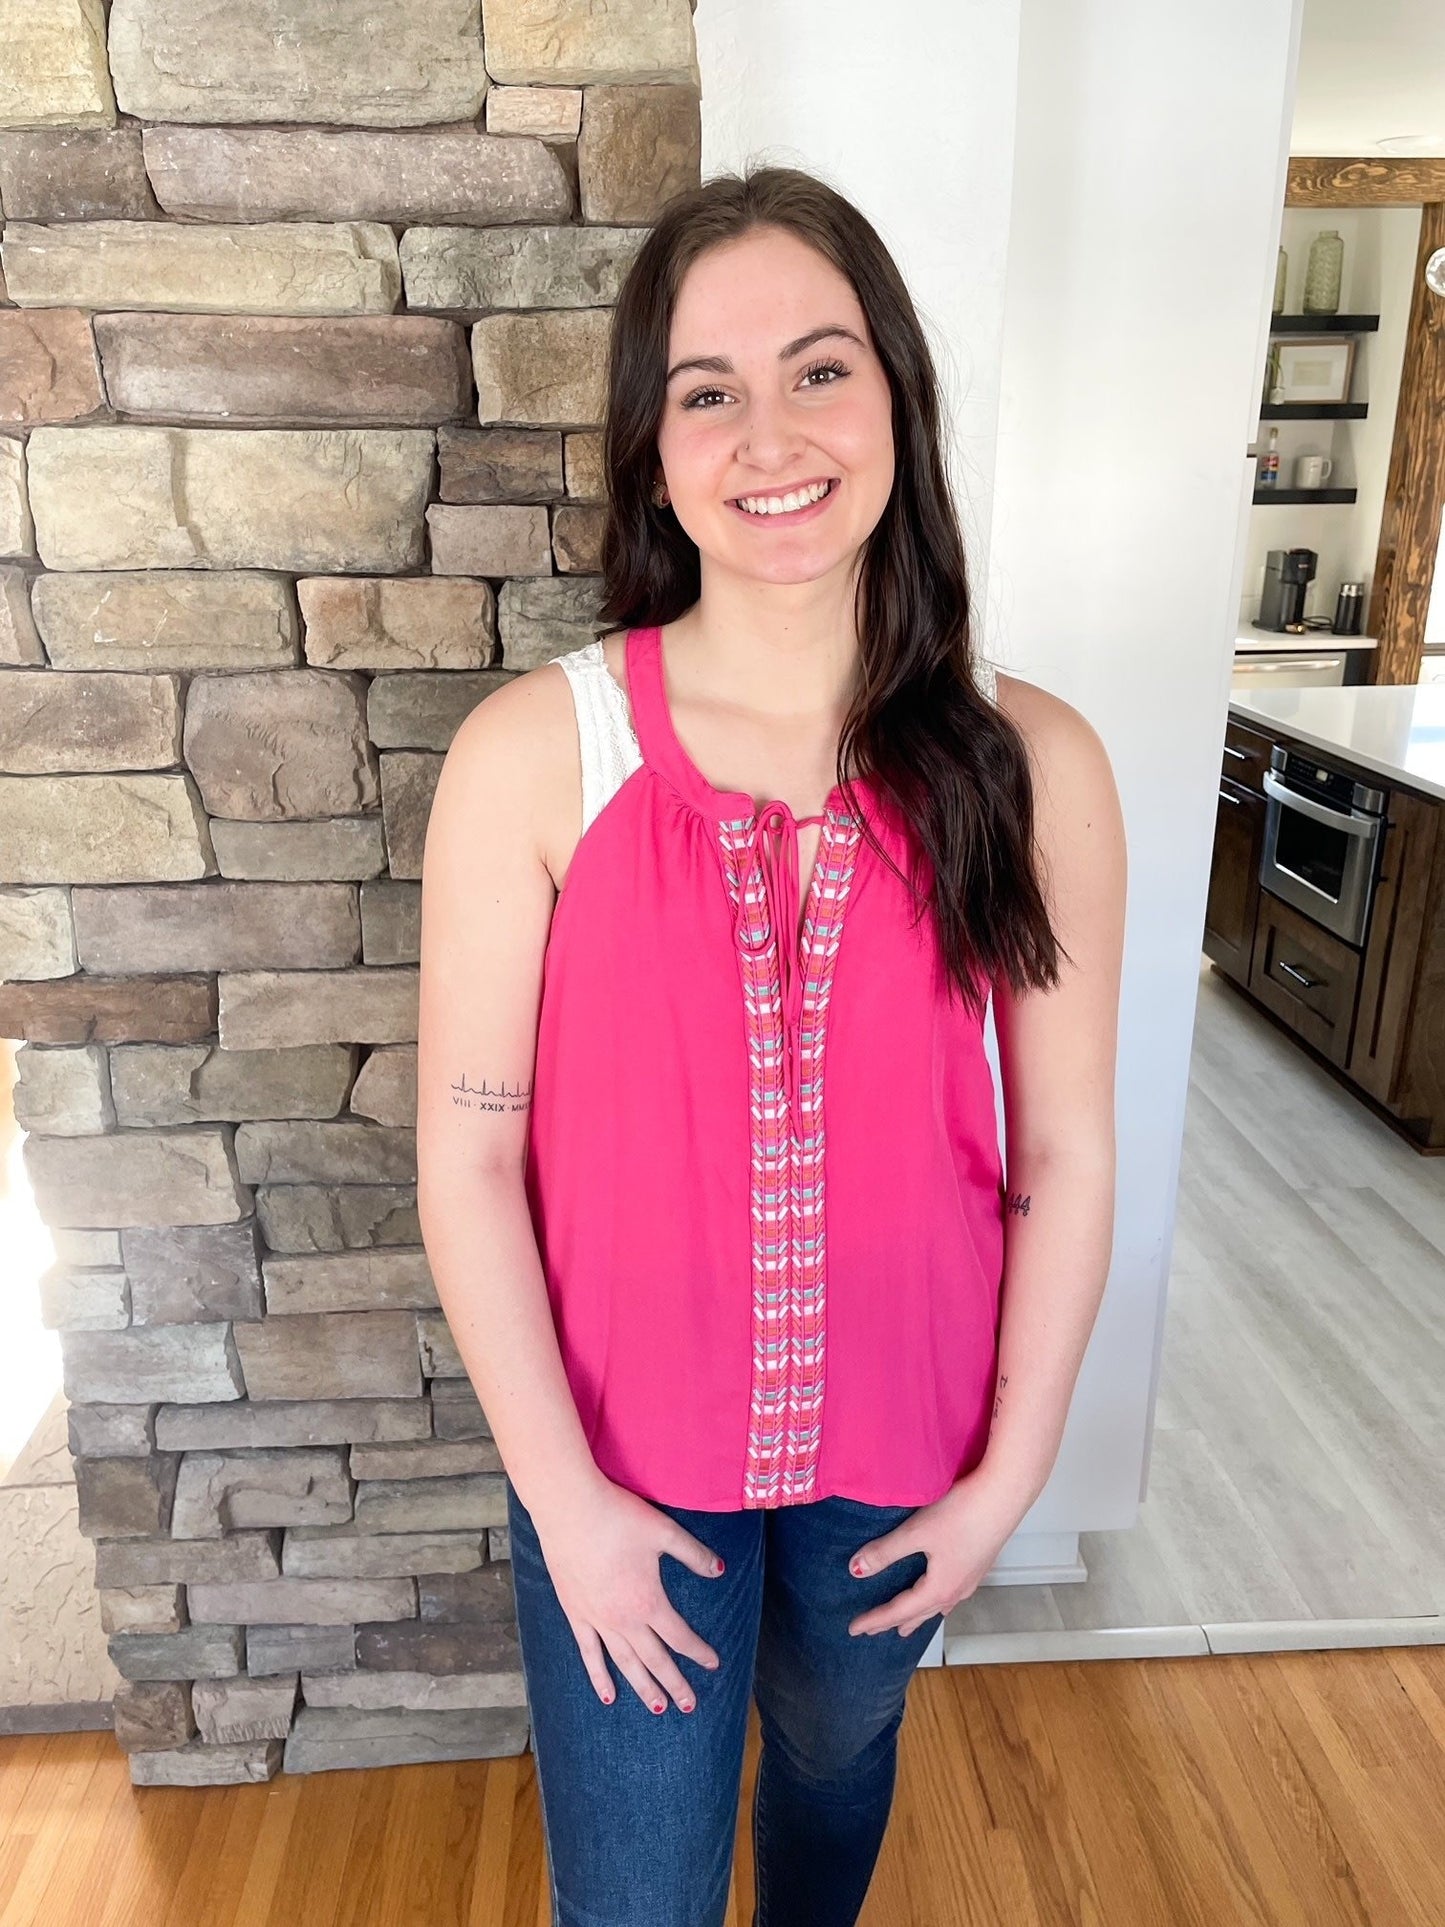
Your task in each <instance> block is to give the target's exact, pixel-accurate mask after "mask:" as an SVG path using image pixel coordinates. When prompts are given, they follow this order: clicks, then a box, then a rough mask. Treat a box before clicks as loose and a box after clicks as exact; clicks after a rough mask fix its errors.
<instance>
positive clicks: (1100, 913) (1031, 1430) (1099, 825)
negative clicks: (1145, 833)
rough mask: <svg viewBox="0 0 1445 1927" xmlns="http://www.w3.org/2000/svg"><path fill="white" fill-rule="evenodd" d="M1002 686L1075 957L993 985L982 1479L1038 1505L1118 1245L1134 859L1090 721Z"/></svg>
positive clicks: (1045, 863)
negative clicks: (992, 1307) (995, 1130)
mask: <svg viewBox="0 0 1445 1927" xmlns="http://www.w3.org/2000/svg"><path fill="white" fill-rule="evenodd" d="M1005 688H1007V691H1008V694H1007V695H1006V696H1005V695H1004V694H1003V691H1004V689H1005ZM1000 692H1001V693H1000V700H1001V701H1003V702H1006V703H1007V705H1008V708H1009V713H1010V714H1011V715H1012V716H1013V717H1014V720H1015V721H1016V722H1017V723H1018V724H1019V726H1020V728H1021V729H1022V730H1023V731H1024V734H1025V736H1026V738H1027V739H1028V742H1029V747H1030V758H1031V761H1032V763H1033V766H1034V771H1035V821H1034V834H1035V841H1036V844H1037V847H1038V850H1039V854H1040V859H1041V865H1042V873H1043V880H1044V890H1045V901H1046V902H1047V903H1048V905H1049V910H1050V916H1051V919H1052V921H1053V926H1054V930H1055V932H1056V934H1057V936H1058V938H1059V941H1060V942H1061V944H1062V945H1063V946H1064V948H1065V949H1066V950H1067V951H1068V953H1069V957H1068V959H1064V958H1061V959H1060V982H1059V985H1058V988H1057V989H1055V990H1052V991H1033V992H1030V993H1028V994H1027V995H1025V996H1023V997H1018V996H1015V995H1014V994H1013V992H1012V990H1011V989H1010V987H1009V986H1008V985H1007V983H1003V984H999V985H995V988H994V1026H995V1030H996V1032H997V1035H998V1042H999V1067H1000V1071H1001V1074H1002V1083H1003V1092H1004V1109H1005V1114H1006V1119H1007V1150H1008V1158H1007V1192H1006V1197H1005V1223H1004V1231H1005V1264H1004V1280H1003V1304H1002V1314H1001V1324H1000V1332H999V1367H998V1381H997V1388H996V1393H995V1398H994V1411H993V1422H992V1429H991V1431H990V1434H989V1442H988V1448H987V1451H986V1452H985V1455H984V1459H983V1461H982V1464H981V1465H980V1467H979V1468H978V1469H979V1471H981V1472H984V1473H985V1474H986V1475H987V1479H988V1480H989V1481H996V1482H997V1483H998V1485H999V1486H1000V1487H1001V1488H1003V1489H1005V1490H1007V1491H1010V1492H1012V1493H1014V1494H1016V1495H1017V1496H1018V1497H1019V1498H1021V1499H1024V1500H1026V1501H1027V1503H1026V1505H1025V1506H1024V1510H1027V1507H1028V1505H1032V1503H1033V1501H1034V1499H1036V1498H1037V1496H1038V1494H1039V1493H1040V1491H1042V1489H1043V1487H1044V1485H1045V1484H1046V1482H1047V1480H1048V1477H1049V1474H1050V1472H1051V1470H1052V1468H1053V1465H1054V1461H1055V1459H1056V1457H1057V1455H1058V1450H1059V1444H1060V1441H1061V1439H1062V1435H1063V1430H1064V1423H1065V1420H1066V1418H1067V1416H1068V1410H1069V1403H1070V1400H1071V1399H1072V1397H1073V1392H1074V1386H1075V1383H1076V1381H1077V1378H1078V1374H1079V1368H1080V1366H1081V1364H1082V1363H1083V1357H1084V1352H1085V1349H1086V1347H1087V1345H1088V1342H1089V1336H1090V1333H1091V1332H1092V1330H1093V1327H1094V1321H1095V1318H1096V1316H1097V1313H1098V1309H1099V1302H1100V1300H1101V1298H1102V1296H1103V1292H1104V1285H1105V1282H1106V1279H1107V1276H1108V1270H1109V1259H1110V1255H1111V1252H1112V1248H1113V1235H1114V1176H1115V1140H1114V1077H1115V1059H1116V1053H1117V1045H1118V1005H1119V981H1120V972H1121V960H1122V952H1123V941H1124V907H1125V890H1126V869H1127V859H1126V849H1125V837H1124V824H1123V817H1122V812H1121V810H1120V807H1119V798H1118V793H1117V790H1116V788H1115V785H1114V778H1113V772H1112V770H1111V769H1110V766H1109V760H1108V757H1107V755H1106V753H1105V750H1104V746H1103V744H1102V742H1101V741H1100V740H1099V737H1098V736H1097V734H1096V733H1095V731H1094V730H1093V728H1092V727H1091V725H1090V724H1089V723H1088V722H1087V721H1086V720H1085V718H1084V717H1083V716H1081V715H1080V714H1079V712H1078V711H1077V710H1075V709H1073V708H1072V707H1070V705H1069V704H1067V703H1065V702H1062V701H1061V700H1060V699H1059V698H1057V697H1055V696H1052V695H1050V694H1049V693H1048V692H1047V691H1044V690H1042V689H1038V688H1036V687H1034V686H1033V685H1031V684H1028V683H1024V682H1020V681H1018V680H1016V679H1014V678H1006V679H1001V682H1000ZM1069 959H1071V960H1072V961H1070V960H1069Z"/></svg>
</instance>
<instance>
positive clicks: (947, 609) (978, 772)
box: [597, 166, 1061, 1007]
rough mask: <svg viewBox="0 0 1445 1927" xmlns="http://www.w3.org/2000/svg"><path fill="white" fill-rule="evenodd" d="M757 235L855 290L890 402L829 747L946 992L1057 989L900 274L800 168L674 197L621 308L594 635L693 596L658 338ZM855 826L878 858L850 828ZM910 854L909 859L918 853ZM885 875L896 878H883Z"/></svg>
mask: <svg viewBox="0 0 1445 1927" xmlns="http://www.w3.org/2000/svg"><path fill="white" fill-rule="evenodd" d="M759 227H774V228H782V229H787V230H788V231H790V232H791V233H793V234H795V235H797V236H798V237H799V238H800V239H801V240H803V241H806V242H808V243H809V244H810V245H811V246H812V247H814V248H816V249H817V250H818V252H819V253H820V254H822V255H823V256H824V257H825V258H826V259H827V260H829V261H831V262H832V263H833V265H834V267H836V268H837V269H838V271H839V272H840V273H841V274H844V275H846V276H847V278H848V280H849V281H850V282H851V283H852V286H853V288H854V291H855V293H856V294H857V297H858V301H859V303H860V305H861V307H862V309H863V313H864V315H865V316H866V317H867V321H868V327H869V329H870V331H871V333H872V337H873V342H874V345H875V347H876V349H877V352H878V355H879V358H880V360H881V361H882V364H883V367H884V369H885V370H886V372H887V376H888V383H889V387H890V388H891V390H892V395H893V438H894V450H895V475H894V484H893V490H892V493H891V495H890V496H889V499H888V503H887V506H886V507H885V508H884V511H883V514H882V516H881V517H880V518H879V521H878V524H877V526H876V528H875V529H874V530H873V532H872V534H871V535H870V536H869V538H868V541H867V543H866V544H865V545H864V553H863V556H862V558H861V562H860V568H859V571H858V580H857V588H856V600H855V607H854V616H855V623H856V628H857V634H858V645H859V677H858V687H857V689H856V690H855V693H854V697H853V702H852V706H851V708H850V710H849V713H848V717H847V720H846V722H845V724H844V727H843V730H842V734H841V737H840V739H839V746H838V778H837V780H838V781H839V782H840V783H841V784H843V785H844V787H845V791H846V789H847V777H846V772H847V771H848V770H849V768H850V767H852V768H856V769H857V770H859V771H860V772H866V773H868V774H870V775H872V776H873V777H874V779H875V780H876V781H877V782H878V783H879V784H880V786H881V788H882V790H883V793H884V796H885V799H886V801H887V802H888V803H891V804H892V805H893V807H894V808H895V809H896V811H897V813H898V815H899V817H900V818H901V820H902V822H903V824H904V825H905V827H906V830H907V831H908V832H909V833H910V834H909V835H908V843H909V845H910V847H911V849H912V851H913V855H914V862H913V872H914V873H913V875H912V876H911V877H910V878H908V879H905V881H907V882H908V883H909V884H910V886H911V887H912V889H913V890H914V891H915V893H916V896H917V899H918V901H919V905H920V912H921V910H922V909H923V908H924V907H927V905H929V904H930V903H931V906H932V910H933V914H934V916H935V918H936V922H937V930H938V938H939V946H940V950H941V952H942V955H943V958H944V962H945V965H946V969H947V974H948V978H949V980H950V983H951V985H952V986H953V987H954V988H955V989H956V990H957V991H958V992H959V993H960V994H961V995H962V996H963V997H964V999H965V1000H966V1002H967V1003H969V1004H970V1005H972V1006H974V1007H981V1004H982V1001H983V999H984V998H985V997H986V995H987V986H988V984H989V983H990V982H992V981H994V980H996V979H999V978H1006V979H1007V980H1008V982H1009V983H1010V984H1011V985H1012V986H1013V988H1014V989H1015V990H1016V991H1023V990H1025V989H1028V988H1033V987H1037V986H1049V987H1052V986H1053V985H1054V984H1056V983H1057V982H1058V955H1059V951H1060V949H1061V946H1060V945H1059V944H1058V941H1057V938H1056V937H1055V935H1054V932H1053V929H1052V927H1051V925H1050V922H1049V917H1048V912H1047V909H1046V907H1045V903H1044V897H1043V891H1042V889H1041V886H1040V883H1039V879H1038V876H1037V873H1036V868H1035V852H1034V847H1033V843H1034V838H1033V786H1032V780H1031V774H1030V769H1029V761H1028V753H1027V748H1026V745H1025V743H1024V740H1023V738H1022V736H1021V735H1020V733H1019V731H1018V729H1017V728H1016V727H1015V726H1014V724H1013V723H1011V722H1010V721H1009V719H1008V718H1007V717H1006V716H1005V715H1004V714H1003V713H1002V711H1001V710H999V709H997V708H995V706H994V705H993V704H992V703H990V702H989V701H988V700H987V698H986V697H985V696H984V695H983V694H982V693H981V692H980V690H979V689H978V687H977V684H976V682H975V672H974V666H973V640H972V633H971V625H970V620H969V612H970V602H971V598H970V593H969V582H968V572H967V569H966V567H965V562H964V552H963V537H962V533H961V531H960V528H959V522H958V515H957V512H956V509H955V506H954V502H953V499H952V496H951V494H950V490H949V483H948V478H947V473H946V470H945V467H944V459H943V449H942V437H941V431H940V422H941V409H940V405H939V395H938V381H937V376H936V374H935V371H934V366H933V358H932V356H931V354H930V352H929V348H928V342H927V339H926V337H925V336H924V333H923V329H922V327H921V325H920V323H919V320H918V316H917V313H916V312H915V310H914V306H913V302H912V300H911V298H910V296H909V294H908V290H907V288H906V287H905V285H904V282H903V279H902V276H901V275H900V274H899V272H898V268H897V265H896V263H895V262H894V260H893V258H892V256H891V255H890V254H889V252H888V250H887V248H886V247H885V246H884V244H883V242H882V240H881V239H880V237H879V235H878V233H877V231H876V230H875V229H874V228H873V226H872V225H871V224H870V223H869V222H868V221H867V220H866V219H865V217H864V216H863V215H862V214H861V213H860V212H859V211H858V209H857V208H856V207H854V206H853V204H852V203H851V202H850V201H848V200H847V199H845V197H844V196H843V195H841V194H839V193H838V192H837V191H836V189H834V188H832V187H829V186H828V185H827V184H826V183H825V182H823V181H820V180H818V179H816V178H815V177H814V176H813V175H811V174H807V173H804V172H802V171H801V170H800V169H796V168H786V167H770V166H769V167H763V166H759V167H754V168H752V169H750V170H749V171H747V172H746V173H744V174H720V175H717V176H715V177H714V178H713V179H711V180H708V181H705V182H703V184H702V185H701V186H700V187H696V188H691V189H687V190H684V191H683V192H682V193H680V194H677V195H674V196H673V197H672V199H670V200H669V201H668V202H667V203H666V205H665V206H664V207H663V208H662V210H661V212H660V214H659V215H658V217H657V219H656V221H655V223H654V224H653V226H652V228H651V230H650V231H649V233H648V234H647V236H646V237H645V239H644V240H643V243H642V246H641V247H640V249H639V250H638V253H637V255H636V256H635V258H634V260H633V262H632V265H631V268H630V269H629V271H628V274H627V276H626V279H625V280H624V282H623V285H622V289H621V292H620V294H619V296H618V300H617V306H616V311H615V314H614V317H613V324H612V335H611V345H610V350H609V357H608V398H607V414H606V422H605V427H604V432H603V463H604V468H605V471H606V477H607V493H608V500H607V510H606V519H605V523H604V528H603V536H602V556H601V566H602V584H603V587H602V599H601V602H600V604H599V605H598V610H597V614H598V617H599V619H600V622H601V624H602V626H603V627H604V628H612V627H615V626H621V625H626V626H638V627H643V626H648V625H651V624H654V623H668V622H673V621H675V620H676V619H677V618H678V617H679V616H681V615H682V614H683V613H684V612H685V611H686V610H688V609H690V608H691V607H692V606H693V604H694V603H695V602H696V601H697V599H698V597H699V595H700V593H701V586H702V583H701V567H700V561H699V556H698V551H697V547H696V545H695V544H694V542H693V541H692V539H691V537H690V536H689V535H688V534H687V533H686V531H685V530H684V529H683V527H682V525H681V523H680V522H679V521H678V519H677V516H676V514H675V513H674V512H673V510H672V508H671V507H670V506H665V507H661V508H659V507H658V506H657V504H656V503H655V502H654V501H653V499H652V486H653V482H654V480H655V478H656V475H657V470H658V461H657V433H658V428H659V426H660V424H661V420H662V413H663V406H664V401H665V396H666V387H667V383H666V372H667V353H668V337H669V333H670V330H671V324H672V316H673V311H674V309H675V306H676V302H677V295H678V290H679V288H680V286H681V284H682V279H683V276H684V274H685V273H686V271H687V269H688V268H689V267H690V266H691V264H692V263H693V262H694V261H695V260H696V259H697V258H698V256H699V255H700V254H702V253H703V251H704V250H705V249H707V248H710V247H714V246H716V245H718V244H719V243H721V242H725V241H732V240H735V239H737V238H738V237H740V236H741V235H743V234H746V233H747V232H748V231H749V230H751V229H754V228H759ZM864 826H865V834H867V835H868V836H869V838H870V841H872V842H873V843H874V846H875V848H879V849H880V854H883V855H884V856H885V860H888V859H887V858H886V853H884V852H882V851H881V846H879V845H878V843H877V839H876V838H874V837H873V835H872V829H871V825H869V824H868V822H867V818H866V815H865V816H864ZM920 854H921V856H922V857H923V859H924V862H923V864H922V865H921V866H920V864H919V862H918V857H919V856H920ZM891 867H894V869H895V874H901V873H899V872H897V870H896V866H891Z"/></svg>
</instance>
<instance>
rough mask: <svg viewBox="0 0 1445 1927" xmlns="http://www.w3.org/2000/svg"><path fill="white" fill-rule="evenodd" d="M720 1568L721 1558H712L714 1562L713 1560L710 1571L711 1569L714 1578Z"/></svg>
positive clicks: (721, 1566) (721, 1568)
mask: <svg viewBox="0 0 1445 1927" xmlns="http://www.w3.org/2000/svg"><path fill="white" fill-rule="evenodd" d="M722 1570H723V1562H722V1560H721V1559H717V1560H714V1562H713V1569H712V1571H713V1577H714V1578H716V1577H717V1575H718V1574H719V1573H720V1572H721V1571H722Z"/></svg>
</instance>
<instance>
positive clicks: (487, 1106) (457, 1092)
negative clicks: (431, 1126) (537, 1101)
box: [452, 1071, 532, 1111]
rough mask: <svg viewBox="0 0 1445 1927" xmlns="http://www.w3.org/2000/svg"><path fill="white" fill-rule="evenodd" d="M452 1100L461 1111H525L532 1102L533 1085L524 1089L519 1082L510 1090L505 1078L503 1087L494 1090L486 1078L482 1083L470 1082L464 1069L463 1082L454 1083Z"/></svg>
mask: <svg viewBox="0 0 1445 1927" xmlns="http://www.w3.org/2000/svg"><path fill="white" fill-rule="evenodd" d="M452 1102H453V1104H455V1105H456V1107H457V1109H458V1110H460V1111H525V1110H526V1109H527V1107H528V1106H529V1105H530V1104H531V1102H532V1086H531V1085H530V1084H528V1085H527V1087H526V1088H525V1090H524V1089H523V1087H522V1086H521V1084H518V1085H517V1086H516V1087H515V1089H513V1090H510V1091H509V1090H508V1089H507V1083H506V1079H505V1078H503V1080H502V1087H501V1089H500V1090H496V1091H494V1090H493V1089H492V1087H491V1085H490V1084H489V1083H488V1082H487V1080H486V1079H485V1078H483V1079H482V1081H481V1084H480V1085H476V1084H468V1082H467V1078H466V1072H465V1071H464V1072H463V1073H462V1081H461V1083H460V1084H453V1085H452Z"/></svg>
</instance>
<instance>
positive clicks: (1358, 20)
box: [1289, 0, 1445, 155]
mask: <svg viewBox="0 0 1445 1927" xmlns="http://www.w3.org/2000/svg"><path fill="white" fill-rule="evenodd" d="M1396 142H1398V143H1399V144H1398V145H1396V144H1394V143H1396ZM1381 143H1384V145H1381ZM1289 145H1290V152H1291V153H1292V154H1342V155H1343V154H1377V153H1378V154H1401V155H1405V154H1411V153H1415V154H1445V6H1442V5H1441V0H1305V10H1304V28H1303V33H1302V36H1301V40H1300V63H1299V85H1298V88H1297V89H1296V93H1295V108H1294V121H1293V125H1292V129H1291V133H1290V143H1289Z"/></svg>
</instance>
